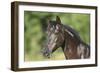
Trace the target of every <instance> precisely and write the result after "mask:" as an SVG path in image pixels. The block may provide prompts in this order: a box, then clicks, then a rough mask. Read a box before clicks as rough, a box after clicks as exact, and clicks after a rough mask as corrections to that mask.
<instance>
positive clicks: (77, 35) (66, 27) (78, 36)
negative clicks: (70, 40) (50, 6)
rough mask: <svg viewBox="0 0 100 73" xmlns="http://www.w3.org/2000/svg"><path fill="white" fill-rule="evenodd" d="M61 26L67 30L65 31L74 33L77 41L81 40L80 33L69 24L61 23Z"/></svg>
mask: <svg viewBox="0 0 100 73" xmlns="http://www.w3.org/2000/svg"><path fill="white" fill-rule="evenodd" d="M63 27H64V29H65V30H67V31H69V32H70V33H71V34H73V35H74V38H76V39H77V40H79V41H82V40H81V37H80V35H79V33H78V32H77V31H76V30H75V29H73V28H72V27H70V26H68V25H63Z"/></svg>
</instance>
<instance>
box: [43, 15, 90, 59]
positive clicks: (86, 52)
mask: <svg viewBox="0 0 100 73" xmlns="http://www.w3.org/2000/svg"><path fill="white" fill-rule="evenodd" d="M59 47H61V48H62V50H63V53H64V55H65V59H66V60H67V59H87V58H89V57H90V46H89V45H88V44H86V43H85V42H83V41H82V39H81V38H80V36H79V34H78V32H77V31H76V30H75V29H73V28H72V27H69V26H68V25H64V24H62V22H61V20H60V18H59V16H56V20H55V21H51V20H48V23H47V42H46V44H45V47H44V49H43V56H45V57H47V58H50V57H51V54H52V53H53V52H55V51H56V49H57V48H59Z"/></svg>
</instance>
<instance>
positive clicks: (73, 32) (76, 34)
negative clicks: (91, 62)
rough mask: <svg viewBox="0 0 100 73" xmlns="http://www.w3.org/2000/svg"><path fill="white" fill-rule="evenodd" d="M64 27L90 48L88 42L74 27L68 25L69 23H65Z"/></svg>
mask: <svg viewBox="0 0 100 73" xmlns="http://www.w3.org/2000/svg"><path fill="white" fill-rule="evenodd" d="M63 27H64V29H65V30H67V31H69V32H70V33H72V34H73V35H74V38H76V39H77V40H78V41H79V42H80V43H82V44H84V45H86V46H87V47H88V48H90V46H89V45H88V44H86V43H85V42H84V41H83V40H82V39H81V37H80V35H79V33H78V32H77V31H76V30H75V29H73V28H72V27H70V26H68V25H63ZM65 32H66V31H65Z"/></svg>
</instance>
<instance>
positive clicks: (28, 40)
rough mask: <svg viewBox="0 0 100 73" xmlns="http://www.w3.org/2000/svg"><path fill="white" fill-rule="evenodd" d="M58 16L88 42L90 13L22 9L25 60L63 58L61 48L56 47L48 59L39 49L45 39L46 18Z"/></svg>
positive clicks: (52, 18) (41, 47) (53, 18)
mask: <svg viewBox="0 0 100 73" xmlns="http://www.w3.org/2000/svg"><path fill="white" fill-rule="evenodd" d="M56 16H59V17H60V19H61V22H62V23H63V24H65V25H69V26H70V27H72V28H74V29H75V30H76V31H77V32H79V35H80V36H81V39H82V40H83V41H84V42H86V43H87V44H89V43H90V38H89V37H90V28H89V27H90V15H89V14H79V13H52V12H34V11H24V25H25V26H24V49H25V50H24V52H25V57H24V59H25V61H43V60H63V59H65V57H64V54H63V52H62V49H61V48H58V49H57V50H56V51H55V52H54V53H53V55H52V57H51V58H50V59H47V58H44V57H43V55H42V53H41V50H42V49H43V45H44V44H45V40H46V35H45V32H46V27H47V20H48V19H51V20H55V19H56Z"/></svg>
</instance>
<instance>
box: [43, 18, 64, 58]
mask: <svg viewBox="0 0 100 73" xmlns="http://www.w3.org/2000/svg"><path fill="white" fill-rule="evenodd" d="M63 35H64V31H63V26H62V23H61V20H60V18H59V17H58V16H57V17H56V21H50V20H48V26H47V42H46V45H45V48H44V50H43V55H44V56H46V57H48V58H50V55H51V53H53V52H54V51H55V50H56V49H57V48H59V47H60V46H61V45H62V43H63V42H64V36H63Z"/></svg>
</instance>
